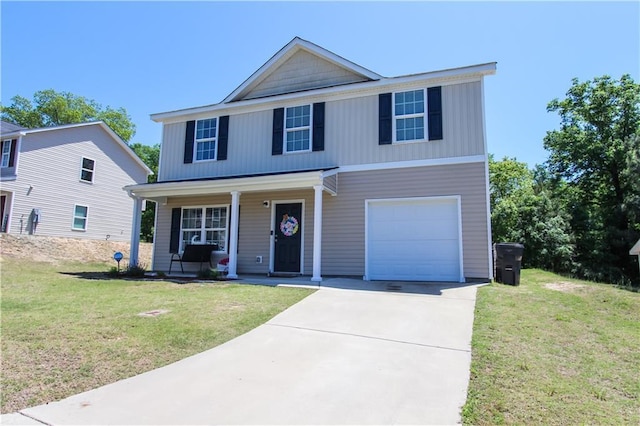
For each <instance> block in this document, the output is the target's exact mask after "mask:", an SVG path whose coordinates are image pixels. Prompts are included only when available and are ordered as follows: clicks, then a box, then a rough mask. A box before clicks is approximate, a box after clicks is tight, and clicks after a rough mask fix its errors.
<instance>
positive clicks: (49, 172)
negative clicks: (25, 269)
mask: <svg viewBox="0 0 640 426" xmlns="http://www.w3.org/2000/svg"><path fill="white" fill-rule="evenodd" d="M19 156H20V159H19V165H18V170H17V178H16V180H15V181H10V182H2V189H3V191H11V192H13V193H14V197H13V209H12V212H11V213H12V217H11V219H10V229H9V232H10V233H14V234H20V233H21V232H22V233H27V223H28V219H29V215H30V214H31V211H32V209H40V211H41V221H40V223H39V224H38V227H37V230H36V235H47V236H57V237H72V238H90V239H107V236H108V238H109V239H110V240H117V241H129V239H130V238H131V224H132V214H133V200H132V199H131V198H130V197H129V196H128V195H127V193H126V192H125V191H123V190H122V188H123V187H124V186H125V185H131V184H134V183H143V182H146V172H145V171H144V170H143V169H142V168H141V167H140V166H139V165H138V164H137V163H135V161H134V160H133V158H132V157H131V156H130V155H129V154H128V153H127V152H125V151H124V149H123V148H122V147H121V146H119V145H118V144H117V143H116V142H115V141H114V140H113V139H111V137H110V136H109V135H108V134H107V133H106V132H105V131H104V130H103V129H102V128H101V127H100V126H99V125H95V126H84V127H78V128H67V129H59V130H51V131H43V132H38V133H31V134H28V135H26V136H24V137H23V138H22V143H21V149H20V153H19ZM82 157H86V158H90V159H92V160H95V170H94V180H93V183H85V182H81V181H80V169H81V161H82ZM30 187H32V189H31V190H29V188H30ZM75 205H82V206H87V207H88V220H87V230H86V231H74V230H72V222H73V214H74V206H75ZM21 220H22V222H21Z"/></svg>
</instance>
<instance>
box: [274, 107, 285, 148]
mask: <svg viewBox="0 0 640 426" xmlns="http://www.w3.org/2000/svg"><path fill="white" fill-rule="evenodd" d="M283 143H284V108H276V109H274V110H273V139H272V141H271V155H282V145H283Z"/></svg>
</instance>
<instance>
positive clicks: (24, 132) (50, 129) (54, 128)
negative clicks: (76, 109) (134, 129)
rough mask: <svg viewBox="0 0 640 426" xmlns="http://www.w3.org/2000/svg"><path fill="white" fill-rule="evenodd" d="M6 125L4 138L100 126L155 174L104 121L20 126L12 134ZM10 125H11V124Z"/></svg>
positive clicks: (148, 171) (141, 165)
mask: <svg viewBox="0 0 640 426" xmlns="http://www.w3.org/2000/svg"><path fill="white" fill-rule="evenodd" d="M4 124H5V122H4V121H3V122H2V136H3V137H4V136H12V137H13V136H16V137H18V136H27V135H30V134H33V133H42V132H55V131H58V130H64V129H73V128H78V127H88V126H98V127H100V128H101V129H103V130H104V131H105V132H107V134H108V135H109V136H111V138H112V139H113V140H114V141H115V142H116V144H118V145H119V146H120V147H121V148H122V149H123V150H124V151H125V152H126V153H127V154H128V155H129V156H130V157H131V158H132V159H133V160H134V161H135V162H136V163H137V164H138V165H139V166H140V167H141V168H143V169H144V170H145V171H146V172H147V175H151V174H153V171H152V170H151V169H150V168H149V167H148V166H147V165H146V164H145V163H144V161H142V160H141V159H140V157H138V156H137V155H136V153H135V152H134V151H133V150H132V149H131V148H130V147H129V145H127V144H126V143H125V142H124V141H123V140H122V138H120V136H118V135H117V133H116V132H114V131H113V130H111V127H109V126H107V124H106V123H105V122H103V121H90V122H88V123H76V124H63V125H60V126H51V127H41V128H38V129H26V128H24V127H20V126H16V127H18V129H17V130H14V131H12V132H10V133H6V134H5V133H4ZM9 124H10V123H9ZM14 126H15V124H14Z"/></svg>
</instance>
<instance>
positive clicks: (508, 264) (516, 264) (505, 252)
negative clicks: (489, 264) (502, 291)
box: [493, 243, 524, 285]
mask: <svg viewBox="0 0 640 426" xmlns="http://www.w3.org/2000/svg"><path fill="white" fill-rule="evenodd" d="M493 250H494V258H495V260H496V270H495V277H496V281H497V282H499V283H503V284H511V285H520V268H521V266H522V253H523V252H524V246H523V245H522V244H518V243H496V244H494V245H493Z"/></svg>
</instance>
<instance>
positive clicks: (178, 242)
mask: <svg viewBox="0 0 640 426" xmlns="http://www.w3.org/2000/svg"><path fill="white" fill-rule="evenodd" d="M495 70H496V64H495V63H487V64H481V65H473V66H468V67H463V68H455V69H447V70H441V71H434V72H427V73H423V74H415V75H407V76H401V77H393V78H387V77H382V76H380V75H378V74H376V73H375V72H372V71H370V70H368V69H366V68H363V67H361V66H359V65H357V64H354V63H353V62H350V61H348V60H346V59H344V58H342V57H340V56H338V55H336V54H334V53H332V52H330V51H327V50H325V49H323V48H321V47H319V46H317V45H315V44H313V43H310V42H308V41H305V40H302V39H300V38H297V37H296V38H294V39H293V40H292V41H291V42H290V43H288V44H287V45H286V46H285V47H284V48H282V49H281V50H280V51H279V52H277V53H276V54H275V55H274V56H273V57H272V58H271V59H270V60H269V61H268V62H266V63H265V64H264V65H263V66H262V67H261V68H260V69H258V70H257V71H256V72H255V73H254V74H253V75H251V76H250V77H249V78H248V79H247V80H246V81H245V82H244V83H242V85H241V86H239V87H238V88H237V89H235V90H234V91H233V92H232V93H231V94H229V96H227V97H226V98H225V99H224V100H223V101H222V102H220V103H218V104H214V105H208V106H202V107H194V108H188V109H183V110H178V111H170V112H164V113H159V114H153V115H152V116H151V118H152V119H153V120H154V121H156V122H159V123H162V125H163V140H162V147H161V156H160V158H161V161H160V167H159V172H158V182H157V183H154V184H148V185H133V186H129V187H127V188H126V189H127V190H128V191H129V192H130V193H131V195H132V196H134V197H138V198H140V199H151V200H154V201H156V202H157V203H158V207H157V210H156V215H157V216H156V227H155V232H156V235H155V247H154V253H153V267H154V269H156V270H167V269H169V266H170V262H171V253H173V252H180V251H182V250H183V249H184V247H185V245H186V244H189V243H192V242H196V243H198V242H199V243H209V244H211V243H215V244H217V245H218V247H219V253H218V255H219V256H228V257H229V276H230V277H237V274H238V273H246V274H289V273H290V274H302V275H310V276H311V279H312V280H313V281H320V280H321V279H322V276H360V277H364V279H367V280H410V281H455V282H462V281H465V280H467V279H474V278H481V279H487V278H491V277H492V266H491V250H490V235H491V231H490V215H489V194H488V162H487V143H486V137H485V125H484V123H485V117H484V103H483V99H484V91H483V78H484V76H486V75H492V74H494V73H495ZM198 266H199V265H192V267H193V268H197V267H198Z"/></svg>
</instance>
